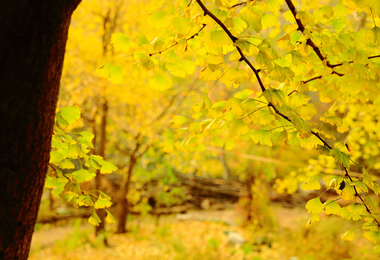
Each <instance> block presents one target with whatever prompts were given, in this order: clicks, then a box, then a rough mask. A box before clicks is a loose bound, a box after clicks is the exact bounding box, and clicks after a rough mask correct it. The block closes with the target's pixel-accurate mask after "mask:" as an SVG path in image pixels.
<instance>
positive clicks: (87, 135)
mask: <svg viewBox="0 0 380 260" xmlns="http://www.w3.org/2000/svg"><path fill="white" fill-rule="evenodd" d="M79 134H80V135H81V136H82V137H83V138H84V139H85V140H86V141H87V142H91V141H92V139H94V137H95V135H94V134H93V133H90V132H87V131H83V132H80V133H79Z"/></svg>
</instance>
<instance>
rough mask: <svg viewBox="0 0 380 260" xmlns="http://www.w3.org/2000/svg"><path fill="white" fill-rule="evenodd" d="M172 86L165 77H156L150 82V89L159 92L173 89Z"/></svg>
mask: <svg viewBox="0 0 380 260" xmlns="http://www.w3.org/2000/svg"><path fill="white" fill-rule="evenodd" d="M171 86H172V84H171V82H169V81H168V80H167V79H166V78H164V77H163V76H156V77H153V78H151V79H150V80H149V87H151V88H153V89H156V90H159V91H164V90H167V89H169V88H171Z"/></svg>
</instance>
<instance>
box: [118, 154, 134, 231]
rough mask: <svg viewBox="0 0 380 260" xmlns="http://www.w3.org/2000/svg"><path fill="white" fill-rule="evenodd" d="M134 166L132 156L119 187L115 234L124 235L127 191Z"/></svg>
mask: <svg viewBox="0 0 380 260" xmlns="http://www.w3.org/2000/svg"><path fill="white" fill-rule="evenodd" d="M135 164H136V158H135V157H134V156H133V155H132V156H130V158H129V166H128V172H127V176H126V177H125V178H124V180H123V183H122V185H121V186H120V189H119V192H118V198H117V229H116V233H118V234H121V233H126V232H127V229H126V225H127V217H128V212H129V202H128V199H127V194H128V191H129V183H130V182H131V176H132V172H133V168H134V167H135Z"/></svg>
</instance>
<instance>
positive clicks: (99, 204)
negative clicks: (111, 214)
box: [94, 195, 112, 209]
mask: <svg viewBox="0 0 380 260" xmlns="http://www.w3.org/2000/svg"><path fill="white" fill-rule="evenodd" d="M111 205H112V202H111V201H110V200H109V199H108V198H104V197H102V195H99V198H98V200H97V201H96V202H95V204H94V208H95V209H104V208H109V207H111Z"/></svg>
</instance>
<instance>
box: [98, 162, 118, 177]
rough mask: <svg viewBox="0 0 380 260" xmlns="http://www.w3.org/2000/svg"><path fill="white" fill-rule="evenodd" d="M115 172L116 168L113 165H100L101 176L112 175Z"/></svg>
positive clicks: (108, 163) (106, 163)
mask: <svg viewBox="0 0 380 260" xmlns="http://www.w3.org/2000/svg"><path fill="white" fill-rule="evenodd" d="M116 170H117V167H116V166H115V165H114V164H113V163H110V162H106V161H105V162H104V163H103V165H102V168H100V173H101V174H106V173H107V174H109V173H112V172H114V171H116Z"/></svg>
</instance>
